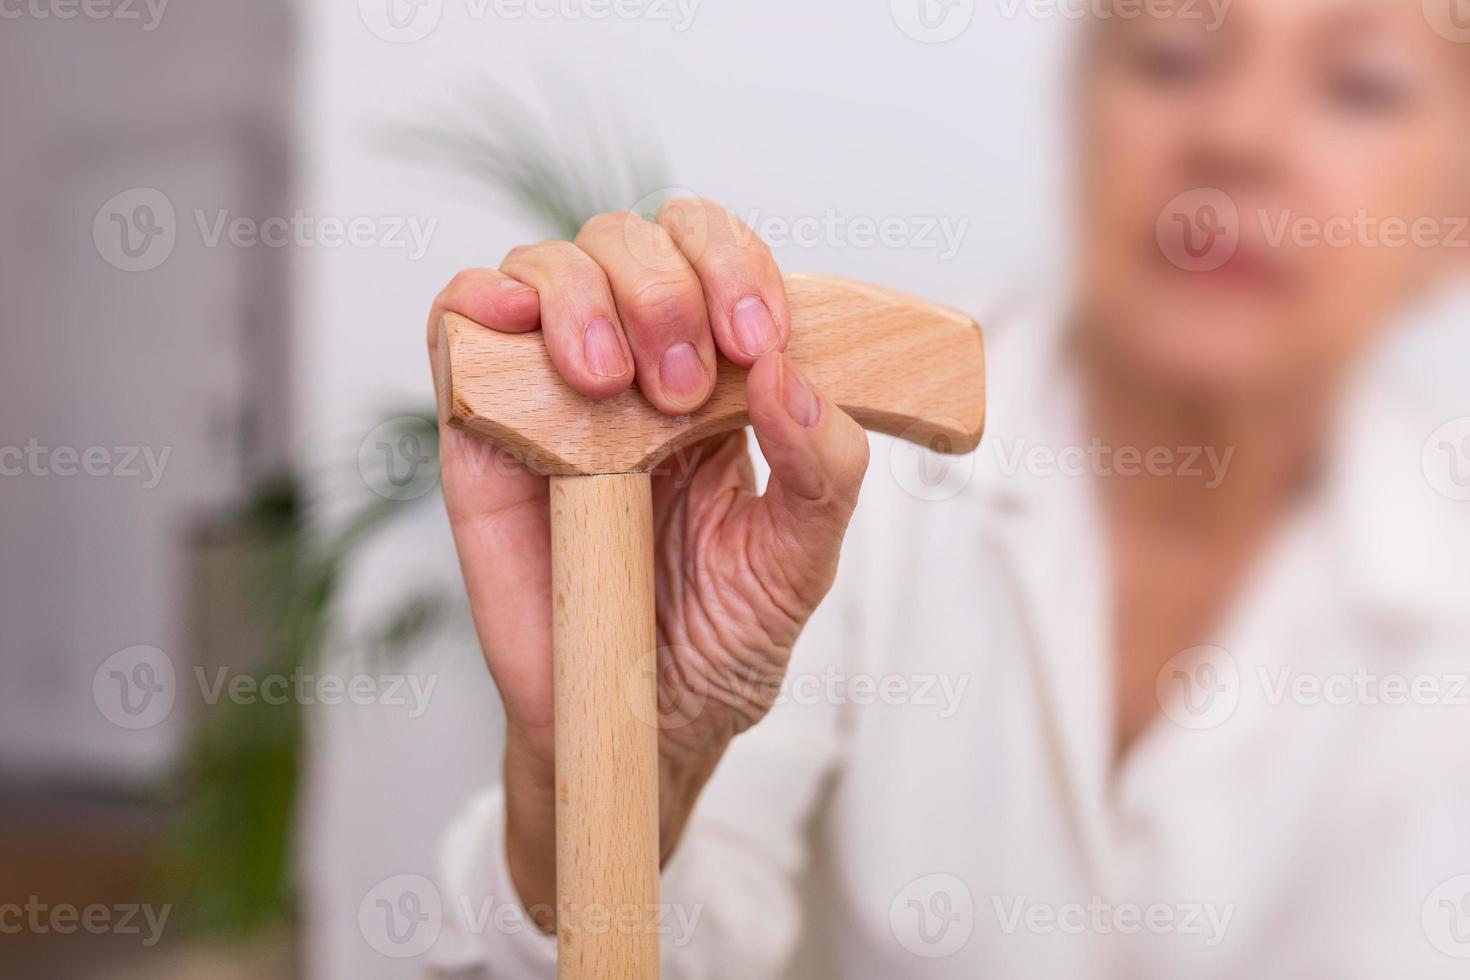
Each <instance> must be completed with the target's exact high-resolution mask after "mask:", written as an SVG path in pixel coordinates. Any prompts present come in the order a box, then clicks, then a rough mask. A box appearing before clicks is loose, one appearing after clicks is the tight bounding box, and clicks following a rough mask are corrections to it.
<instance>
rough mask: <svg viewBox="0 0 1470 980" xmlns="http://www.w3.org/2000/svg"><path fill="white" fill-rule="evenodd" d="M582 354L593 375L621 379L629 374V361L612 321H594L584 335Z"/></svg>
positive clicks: (588, 325)
mask: <svg viewBox="0 0 1470 980" xmlns="http://www.w3.org/2000/svg"><path fill="white" fill-rule="evenodd" d="M582 354H583V356H584V357H586V358H587V366H588V367H589V368H591V369H592V373H593V374H599V375H601V376H602V377H604V378H621V377H622V376H623V375H625V374H627V373H628V359H627V358H626V357H624V356H623V345H622V344H621V343H619V342H618V332H617V330H616V329H614V328H613V325H612V322H611V321H610V320H593V321H592V322H591V323H589V324H587V331H586V333H584V334H582Z"/></svg>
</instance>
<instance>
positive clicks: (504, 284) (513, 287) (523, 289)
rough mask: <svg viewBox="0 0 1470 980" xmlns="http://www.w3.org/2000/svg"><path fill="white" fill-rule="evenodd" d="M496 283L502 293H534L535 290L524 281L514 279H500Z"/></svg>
mask: <svg viewBox="0 0 1470 980" xmlns="http://www.w3.org/2000/svg"><path fill="white" fill-rule="evenodd" d="M498 285H499V286H500V291H501V292H503V293H534V292H535V291H536V290H534V289H532V288H531V287H530V286H527V285H526V284H525V283H523V282H518V281H517V280H515V279H502V280H500V282H499V284H498Z"/></svg>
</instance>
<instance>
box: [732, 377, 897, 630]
mask: <svg viewBox="0 0 1470 980" xmlns="http://www.w3.org/2000/svg"><path fill="white" fill-rule="evenodd" d="M746 400H747V402H748V404H749V407H750V421H751V425H752V426H753V427H754V429H755V437H756V440H757V441H758V442H759V443H760V447H761V454H762V455H763V456H765V458H766V462H767V463H768V464H770V467H771V478H770V481H769V482H768V483H767V485H766V493H765V496H763V497H762V498H761V500H760V505H761V510H763V511H764V512H765V514H766V516H767V517H768V519H769V528H770V531H771V538H770V540H769V542H768V546H769V548H770V549H771V550H772V552H773V553H772V555H771V557H772V558H773V559H774V560H776V561H778V562H780V563H781V564H780V567H782V568H783V570H784V571H786V573H787V574H788V576H790V580H791V581H792V583H793V584H796V583H797V582H802V581H804V580H806V581H809V582H810V583H811V584H812V585H815V586H817V591H818V594H817V595H816V596H815V597H814V598H811V601H812V602H813V603H815V601H817V600H819V599H820V598H821V596H822V595H823V594H825V592H826V590H827V589H828V588H829V587H830V586H831V579H832V576H833V575H835V573H836V567H837V553H838V550H839V548H840V546H841V544H842V536H843V534H845V533H846V531H847V523H848V520H849V519H850V518H851V517H852V511H853V508H854V507H856V506H857V500H858V490H859V489H860V488H861V486H862V482H863V474H864V473H866V472H867V468H868V437H867V434H866V433H865V432H863V429H862V426H860V425H858V424H857V423H856V422H855V421H853V420H852V418H851V417H850V416H849V415H847V413H845V412H843V411H842V410H841V409H840V408H838V407H837V406H836V405H835V404H833V403H832V402H831V401H830V400H828V399H827V398H826V396H824V395H823V394H822V393H821V392H820V391H818V390H817V389H816V388H815V387H814V386H813V385H812V384H811V382H810V381H808V380H807V379H806V377H805V376H803V375H802V373H801V372H800V371H799V370H798V369H797V367H796V365H794V364H792V363H791V361H790V359H789V358H787V357H786V356H785V355H784V354H769V355H767V356H765V357H762V358H761V359H760V360H758V361H757V362H756V363H755V367H754V368H752V369H751V372H750V377H749V379H748V380H747V382H746ZM796 572H799V573H802V574H800V575H793V574H792V573H796ZM803 591H806V590H805V589H804V590H803ZM804 598H806V596H804Z"/></svg>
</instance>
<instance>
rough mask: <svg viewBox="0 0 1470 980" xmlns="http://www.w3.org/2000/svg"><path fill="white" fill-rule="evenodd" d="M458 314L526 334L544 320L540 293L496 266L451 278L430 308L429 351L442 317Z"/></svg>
mask: <svg viewBox="0 0 1470 980" xmlns="http://www.w3.org/2000/svg"><path fill="white" fill-rule="evenodd" d="M445 313H458V314H459V315H460V316H464V317H468V318H469V319H471V320H474V321H475V322H476V323H479V324H483V325H484V326H487V327H489V328H490V329H491V330H497V331H499V332H500V333H526V332H527V331H530V330H535V329H536V327H537V326H539V325H540V322H541V297H540V294H538V293H537V292H536V290H535V289H532V288H531V287H530V286H527V285H526V284H525V283H523V282H521V281H520V280H518V279H513V278H511V277H510V276H507V275H506V274H505V273H503V272H499V271H497V270H495V269H465V270H464V271H463V272H460V273H459V274H457V275H456V276H455V277H454V278H453V279H451V280H449V285H447V286H445V287H444V288H443V289H441V290H440V291H439V295H438V296H435V297H434V305H433V306H431V307H430V308H429V325H428V334H429V337H428V340H429V353H430V354H433V353H435V351H436V348H437V346H438V343H439V319H440V317H442V316H443V315H444V314H445Z"/></svg>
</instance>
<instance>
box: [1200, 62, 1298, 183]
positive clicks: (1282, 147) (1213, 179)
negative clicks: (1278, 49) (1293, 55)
mask: <svg viewBox="0 0 1470 980" xmlns="http://www.w3.org/2000/svg"><path fill="white" fill-rule="evenodd" d="M1289 92H1290V86H1289V84H1288V79H1286V78H1283V77H1282V72H1281V71H1280V70H1276V69H1273V68H1272V67H1271V65H1270V64H1269V61H1268V59H1266V58H1263V57H1261V55H1260V53H1250V54H1248V53H1247V52H1246V51H1245V50H1241V51H1238V52H1237V53H1236V57H1235V58H1234V59H1233V60H1232V62H1231V63H1229V64H1228V65H1227V67H1226V70H1224V71H1222V72H1221V74H1220V76H1219V77H1218V79H1217V80H1216V82H1215V84H1214V85H1212V86H1211V88H1210V89H1209V90H1208V92H1207V93H1206V94H1205V96H1204V104H1203V105H1202V107H1201V111H1200V112H1199V113H1198V115H1197V116H1196V117H1195V118H1194V120H1193V124H1192V128H1191V132H1190V142H1189V146H1188V153H1189V165H1190V167H1191V170H1192V171H1193V173H1194V175H1195V177H1196V178H1197V180H1198V182H1199V183H1200V184H1201V185H1202V186H1212V187H1220V188H1222V189H1227V190H1231V191H1239V190H1254V189H1259V188H1261V187H1263V186H1268V185H1270V184H1271V183H1273V182H1274V181H1276V180H1278V179H1280V177H1281V176H1282V173H1283V171H1284V168H1285V162H1286V155H1287V148H1288V145H1289V137H1290V134H1291V131H1292V120H1291V105H1290V97H1289V95H1288V93H1289Z"/></svg>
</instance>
